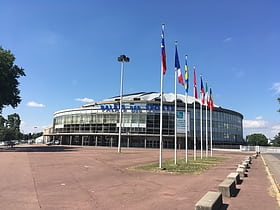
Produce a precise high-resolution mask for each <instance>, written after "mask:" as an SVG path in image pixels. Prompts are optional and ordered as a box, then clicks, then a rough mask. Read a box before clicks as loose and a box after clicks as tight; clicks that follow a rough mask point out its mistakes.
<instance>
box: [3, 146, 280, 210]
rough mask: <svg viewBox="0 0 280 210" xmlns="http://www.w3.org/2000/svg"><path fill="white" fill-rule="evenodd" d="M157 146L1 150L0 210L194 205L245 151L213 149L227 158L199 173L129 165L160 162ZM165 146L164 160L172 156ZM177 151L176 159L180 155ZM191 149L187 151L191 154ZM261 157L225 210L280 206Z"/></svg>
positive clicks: (166, 208)
mask: <svg viewBox="0 0 280 210" xmlns="http://www.w3.org/2000/svg"><path fill="white" fill-rule="evenodd" d="M158 154H159V153H158V150H157V149H135V148H123V149H122V153H121V154H119V153H117V148H114V147H113V148H108V147H84V148H82V147H73V146H72V147H64V146H40V147H36V146H31V147H26V148H24V147H21V148H16V149H14V150H13V151H5V150H2V151H0V158H1V170H0V177H1V179H0V190H1V195H0V199H1V207H0V208H1V209H9V210H14V209H15V210H17V209H21V210H30V209H31V210H33V209H34V210H36V209H46V210H48V209H57V210H60V209H67V210H74V209H79V210H80V209H82V210H88V209H89V210H91V209H127V210H128V209H135V210H140V209H141V210H149V209H161V210H170V209H178V210H179V209H194V206H195V203H196V202H197V201H198V200H199V199H200V198H201V197H202V196H203V195H204V194H205V193H207V192H208V191H218V185H219V184H220V183H221V182H222V181H223V180H224V179H225V178H226V176H227V175H228V174H229V173H231V172H234V171H235V170H236V167H237V165H238V164H239V163H240V161H242V160H243V159H244V158H245V157H246V156H247V155H248V153H238V152H229V151H227V152H223V151H214V156H223V157H227V158H228V159H227V160H225V161H224V162H223V163H221V164H218V165H216V166H215V167H213V168H211V169H209V170H207V171H205V172H203V173H201V174H170V173H165V172H162V173H150V172H143V171H135V170H131V169H128V168H129V167H131V166H135V165H139V164H147V163H151V162H157V161H158ZM173 155H174V151H173V150H163V159H170V158H173V157H174V156H173ZM184 155H185V152H184V150H179V151H178V158H179V157H184ZM192 155H193V151H189V156H190V158H191V157H192ZM270 186H271V184H270V182H269V179H268V178H267V174H266V170H265V167H264V164H263V161H262V159H261V158H259V157H258V158H257V159H253V161H252V164H251V168H250V169H248V177H245V178H243V180H242V183H241V184H240V185H237V188H238V189H239V192H238V194H237V196H236V197H232V198H223V201H224V204H225V206H226V207H227V209H228V210H232V209H233V210H242V209H244V210H248V209H254V210H264V209H265V210H266V209H269V210H279V206H278V204H277V202H276V199H275V198H274V197H272V195H271V194H270Z"/></svg>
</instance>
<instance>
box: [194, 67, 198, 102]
mask: <svg viewBox="0 0 280 210" xmlns="http://www.w3.org/2000/svg"><path fill="white" fill-rule="evenodd" d="M193 96H194V97H195V98H196V99H197V98H198V97H197V87H196V74H195V66H194V67H193Z"/></svg>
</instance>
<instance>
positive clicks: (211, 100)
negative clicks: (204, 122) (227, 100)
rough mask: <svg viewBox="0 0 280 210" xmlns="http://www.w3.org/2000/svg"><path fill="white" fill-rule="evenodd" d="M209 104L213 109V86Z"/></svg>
mask: <svg viewBox="0 0 280 210" xmlns="http://www.w3.org/2000/svg"><path fill="white" fill-rule="evenodd" d="M209 106H210V109H211V110H213V108H214V102H213V94H212V89H211V88H210V96H209Z"/></svg>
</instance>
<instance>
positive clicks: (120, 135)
mask: <svg viewBox="0 0 280 210" xmlns="http://www.w3.org/2000/svg"><path fill="white" fill-rule="evenodd" d="M118 61H119V62H121V85H120V108H119V110H120V118H119V141H118V153H120V152H121V138H122V97H123V74H124V62H129V57H126V56H125V55H120V56H119V57H118Z"/></svg>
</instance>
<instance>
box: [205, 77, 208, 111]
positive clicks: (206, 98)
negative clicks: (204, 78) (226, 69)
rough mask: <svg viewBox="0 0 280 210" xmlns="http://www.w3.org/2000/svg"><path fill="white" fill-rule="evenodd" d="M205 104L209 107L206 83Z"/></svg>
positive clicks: (206, 85)
mask: <svg viewBox="0 0 280 210" xmlns="http://www.w3.org/2000/svg"><path fill="white" fill-rule="evenodd" d="M205 104H206V105H207V106H209V93H208V84H207V82H205Z"/></svg>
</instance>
